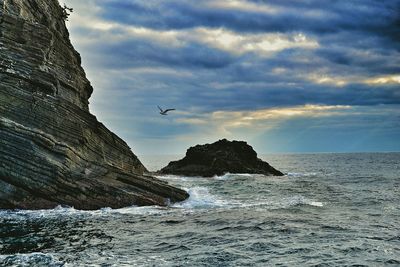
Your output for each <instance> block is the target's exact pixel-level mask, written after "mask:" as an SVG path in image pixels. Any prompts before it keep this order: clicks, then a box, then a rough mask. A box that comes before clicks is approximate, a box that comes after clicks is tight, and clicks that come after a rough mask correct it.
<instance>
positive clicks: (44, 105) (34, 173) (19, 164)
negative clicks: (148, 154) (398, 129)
mask: <svg viewBox="0 0 400 267" xmlns="http://www.w3.org/2000/svg"><path fill="white" fill-rule="evenodd" d="M62 12H63V11H62V8H61V7H60V5H59V3H58V1H57V0H0V208H10V209H11V208H21V209H42V208H52V207H54V206H57V205H60V204H61V205H69V206H74V207H75V208H78V209H97V208H101V207H113V208H118V207H123V206H129V205H153V204H157V205H165V204H167V203H168V201H171V202H175V201H181V200H184V199H186V198H187V197H188V195H187V193H186V192H185V191H183V190H180V189H177V188H174V187H172V186H169V185H168V184H167V183H165V182H163V181H160V180H157V179H155V178H153V177H149V176H145V175H143V172H145V171H146V168H145V167H144V166H143V165H142V163H141V162H140V161H139V159H138V158H137V157H136V156H135V155H134V154H133V153H132V151H131V150H130V148H129V147H128V146H127V144H126V143H125V142H124V141H123V140H121V139H120V138H119V137H118V136H116V135H115V134H113V133H112V132H110V131H109V130H108V129H107V128H106V127H105V126H104V125H103V124H101V123H99V122H98V121H97V119H96V117H95V116H93V115H91V114H90V113H89V106H88V103H89V102H88V100H89V97H90V95H91V93H92V91H93V89H92V86H91V85H90V82H89V81H88V79H87V78H86V75H85V72H84V70H83V69H82V67H81V62H80V56H79V54H78V52H76V51H75V49H74V48H73V47H72V45H71V43H70V40H69V35H68V30H67V28H66V26H65V22H64V20H63V18H62V16H63V13H62Z"/></svg>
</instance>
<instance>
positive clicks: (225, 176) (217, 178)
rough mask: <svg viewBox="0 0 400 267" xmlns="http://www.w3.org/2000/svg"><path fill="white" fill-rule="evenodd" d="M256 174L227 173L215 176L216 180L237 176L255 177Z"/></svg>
mask: <svg viewBox="0 0 400 267" xmlns="http://www.w3.org/2000/svg"><path fill="white" fill-rule="evenodd" d="M253 175H254V174H250V173H229V172H228V173H225V174H224V175H221V176H218V175H215V176H214V177H213V178H214V179H216V180H228V179H232V178H235V177H253Z"/></svg>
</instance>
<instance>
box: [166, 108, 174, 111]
mask: <svg viewBox="0 0 400 267" xmlns="http://www.w3.org/2000/svg"><path fill="white" fill-rule="evenodd" d="M172 110H175V109H174V108H169V109H166V110H165V111H164V112H168V111H172Z"/></svg>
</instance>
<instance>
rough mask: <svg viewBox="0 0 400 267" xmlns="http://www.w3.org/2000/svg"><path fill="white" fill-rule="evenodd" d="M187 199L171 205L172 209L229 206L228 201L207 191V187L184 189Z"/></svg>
mask: <svg viewBox="0 0 400 267" xmlns="http://www.w3.org/2000/svg"><path fill="white" fill-rule="evenodd" d="M186 191H187V192H188V193H189V195H190V196H189V198H188V199H187V200H185V201H183V202H179V203H176V204H174V205H172V207H174V208H184V209H195V208H218V207H227V206H230V205H231V202H230V201H227V200H224V199H221V198H219V197H217V196H215V195H213V194H211V193H210V192H209V191H208V188H207V187H193V188H189V189H186Z"/></svg>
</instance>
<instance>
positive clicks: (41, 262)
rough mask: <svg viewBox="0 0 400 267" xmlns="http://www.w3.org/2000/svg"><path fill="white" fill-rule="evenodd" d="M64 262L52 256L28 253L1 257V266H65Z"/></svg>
mask: <svg viewBox="0 0 400 267" xmlns="http://www.w3.org/2000/svg"><path fill="white" fill-rule="evenodd" d="M64 264H65V263H64V262H61V261H58V260H56V259H55V258H54V257H53V256H52V255H51V254H44V253H39V252H35V253H28V254H15V255H0V265H1V266H52V267H58V266H64Z"/></svg>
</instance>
